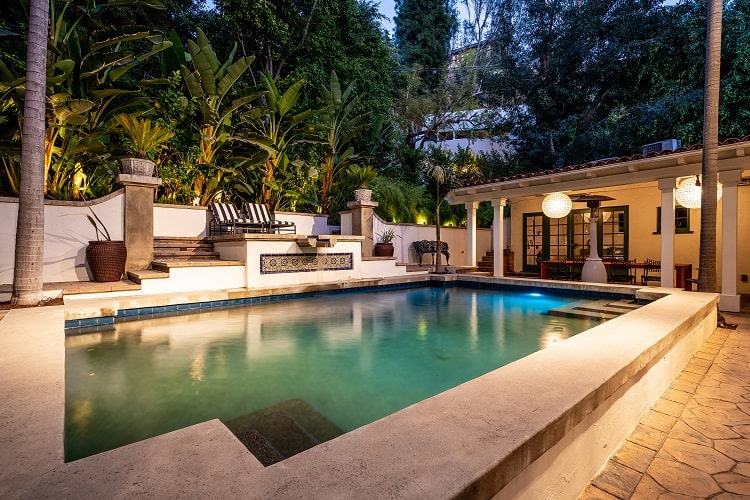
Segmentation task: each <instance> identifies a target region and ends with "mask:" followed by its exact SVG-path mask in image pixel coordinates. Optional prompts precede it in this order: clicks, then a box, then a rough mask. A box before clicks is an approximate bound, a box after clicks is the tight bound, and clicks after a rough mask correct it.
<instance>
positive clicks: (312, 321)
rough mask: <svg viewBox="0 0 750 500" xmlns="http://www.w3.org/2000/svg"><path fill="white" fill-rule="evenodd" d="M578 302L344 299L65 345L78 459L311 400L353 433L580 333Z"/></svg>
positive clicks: (185, 321)
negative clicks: (572, 311) (558, 311)
mask: <svg viewBox="0 0 750 500" xmlns="http://www.w3.org/2000/svg"><path fill="white" fill-rule="evenodd" d="M574 300H578V299H576V298H566V297H560V296H555V295H542V294H537V293H519V292H507V291H496V290H478V289H466V288H418V289H408V290H397V291H384V292H372V293H346V294H336V295H325V296H318V297H308V298H302V299H295V300H289V301H282V302H271V303H264V304H260V305H253V306H250V307H246V308H235V309H225V310H220V311H212V312H206V313H199V314H190V315H181V316H173V317H165V318H158V319H149V320H142V321H135V322H125V323H118V324H116V326H115V329H114V330H113V331H111V332H105V333H97V334H85V335H77V336H70V337H67V338H66V363H65V364H66V374H65V393H66V397H65V399H66V404H65V454H66V460H68V461H70V460H75V459H78V458H82V457H85V456H89V455H92V454H95V453H99V452H102V451H105V450H109V449H112V448H116V447H118V446H122V445H125V444H129V443H133V442H135V441H139V440H142V439H146V438H149V437H153V436H156V435H159V434H163V433H165V432H169V431H172V430H176V429H180V428H182V427H186V426H189V425H192V424H195V423H198V422H203V421H206V420H209V419H212V418H219V419H221V420H223V421H228V420H231V419H235V418H237V417H241V416H243V415H247V414H250V413H252V412H255V411H257V410H260V409H264V408H268V407H272V406H274V405H278V404H284V402H287V401H289V400H295V401H296V400H301V401H303V402H304V403H305V404H306V405H308V406H309V407H312V408H313V409H314V410H315V411H316V412H317V414H319V415H322V416H324V417H325V418H326V419H327V420H328V421H330V422H331V423H332V424H333V425H335V426H336V427H338V428H339V429H340V430H341V431H343V432H346V431H349V430H352V429H355V428H357V427H360V426H362V425H365V424H367V423H369V422H372V421H374V420H377V419H378V418H381V417H384V416H386V415H389V414H391V413H394V412H396V411H398V410H400V409H402V408H405V407H406V406H409V405H410V404H412V403H415V402H418V401H420V400H423V399H425V398H428V397H430V396H433V395H435V394H438V393H440V392H442V391H445V390H447V389H450V388H452V387H455V386H457V385H459V384H461V383H462V382H465V381H468V380H470V379H473V378H476V377H478V376H479V375H482V374H484V373H487V372H489V371H491V370H494V369H495V368H498V367H500V366H502V365H505V364H507V363H510V362H512V361H514V360H516V359H519V358H522V357H524V356H526V355H528V354H530V353H532V352H534V351H537V350H539V349H542V348H545V347H548V346H550V345H552V344H554V343H556V342H559V341H561V340H564V339H566V338H568V337H570V336H572V335H575V334H577V333H579V332H581V331H584V330H586V329H588V328H590V327H591V326H593V323H592V322H590V321H589V320H580V319H570V318H560V317H555V316H549V315H546V314H545V313H546V312H547V311H548V310H549V309H552V308H555V307H560V306H561V305H564V304H566V303H569V302H572V301H574Z"/></svg>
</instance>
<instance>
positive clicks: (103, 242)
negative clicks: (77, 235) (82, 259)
mask: <svg viewBox="0 0 750 500" xmlns="http://www.w3.org/2000/svg"><path fill="white" fill-rule="evenodd" d="M87 207H88V209H89V211H90V212H91V215H86V217H87V218H88V220H89V222H90V223H91V225H92V226H94V231H95V232H96V241H89V244H88V246H87V247H86V262H87V263H88V265H89V269H90V270H91V275H92V277H93V278H94V281H99V282H109V281H119V280H120V278H122V275H123V274H124V273H125V261H126V260H127V258H128V249H127V248H126V247H125V242H124V241H121V240H120V241H118V240H114V241H113V240H112V238H111V237H110V236H109V231H107V228H106V226H105V225H104V223H103V222H102V220H101V219H100V218H99V217H98V216H97V215H96V212H94V209H93V208H91V206H90V205H87ZM92 216H93V217H92Z"/></svg>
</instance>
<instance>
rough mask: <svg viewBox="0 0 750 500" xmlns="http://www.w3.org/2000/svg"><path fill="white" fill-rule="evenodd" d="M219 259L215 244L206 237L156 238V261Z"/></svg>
mask: <svg viewBox="0 0 750 500" xmlns="http://www.w3.org/2000/svg"><path fill="white" fill-rule="evenodd" d="M196 260H198V261H203V260H219V252H215V251H214V244H213V243H212V242H211V241H209V240H208V239H205V238H177V237H161V236H160V237H155V238H154V261H155V262H162V261H196Z"/></svg>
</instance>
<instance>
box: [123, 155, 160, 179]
mask: <svg viewBox="0 0 750 500" xmlns="http://www.w3.org/2000/svg"><path fill="white" fill-rule="evenodd" d="M120 172H122V173H123V174H130V175H140V176H145V177H153V175H154V162H152V161H151V160H149V159H147V158H121V159H120Z"/></svg>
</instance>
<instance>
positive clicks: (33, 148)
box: [11, 0, 49, 306]
mask: <svg viewBox="0 0 750 500" xmlns="http://www.w3.org/2000/svg"><path fill="white" fill-rule="evenodd" d="M48 22H49V3H48V2H47V0H31V1H30V4H29V37H28V42H27V43H28V46H27V49H26V99H25V102H24V113H23V116H24V120H23V143H22V146H21V186H20V192H19V198H18V218H17V219H16V255H15V264H14V271H13V294H12V299H11V300H12V302H13V303H14V304H16V305H26V306H28V305H38V304H39V303H40V302H41V300H42V295H43V291H42V287H43V284H44V281H43V270H44V269H43V262H44V191H43V190H44V130H45V126H46V121H45V105H46V100H45V97H46V69H47V23H48Z"/></svg>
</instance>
